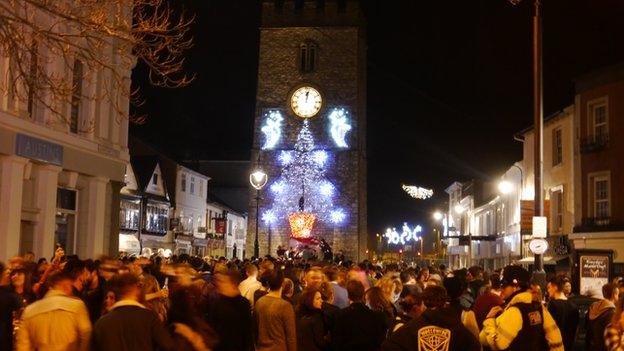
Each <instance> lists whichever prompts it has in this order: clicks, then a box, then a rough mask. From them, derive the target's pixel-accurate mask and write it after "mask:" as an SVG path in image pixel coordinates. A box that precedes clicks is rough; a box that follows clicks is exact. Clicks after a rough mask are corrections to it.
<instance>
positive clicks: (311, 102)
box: [290, 86, 323, 118]
mask: <svg viewBox="0 0 624 351" xmlns="http://www.w3.org/2000/svg"><path fill="white" fill-rule="evenodd" d="M322 104H323V98H322V97H321V93H319V91H318V90H316V89H314V88H312V87H309V86H303V87H301V88H299V89H297V90H295V92H294V93H293V94H292V96H291V97H290V107H291V108H292V110H293V112H294V113H295V114H296V115H297V116H299V117H301V118H310V117H314V116H315V115H316V114H317V113H318V112H319V111H320V110H321V105H322Z"/></svg>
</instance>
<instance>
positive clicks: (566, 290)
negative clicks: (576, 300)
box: [563, 277, 574, 298]
mask: <svg viewBox="0 0 624 351" xmlns="http://www.w3.org/2000/svg"><path fill="white" fill-rule="evenodd" d="M563 281H564V282H563V294H564V295H565V296H566V297H568V298H570V297H573V296H574V294H572V282H570V278H568V277H565V278H564V280H563Z"/></svg>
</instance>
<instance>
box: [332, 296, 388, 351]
mask: <svg viewBox="0 0 624 351" xmlns="http://www.w3.org/2000/svg"><path fill="white" fill-rule="evenodd" d="M386 331H387V326H386V322H385V317H384V316H383V314H382V313H379V312H374V311H372V310H371V309H369V308H368V307H366V305H364V304H363V303H361V302H356V303H352V304H351V305H349V306H347V307H345V308H344V309H342V310H341V311H340V314H338V316H336V325H335V331H334V335H333V344H334V350H338V351H342V350H345V351H349V350H360V351H367V350H370V351H373V350H379V348H380V346H381V343H382V342H383V340H384V338H385V336H386Z"/></svg>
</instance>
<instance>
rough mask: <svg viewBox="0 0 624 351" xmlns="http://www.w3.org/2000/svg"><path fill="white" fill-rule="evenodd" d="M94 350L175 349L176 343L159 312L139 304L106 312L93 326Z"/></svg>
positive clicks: (139, 350)
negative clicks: (161, 319) (159, 316)
mask: <svg viewBox="0 0 624 351" xmlns="http://www.w3.org/2000/svg"><path fill="white" fill-rule="evenodd" d="M91 346H92V347H91V350H94V351H151V350H173V349H174V348H175V345H174V343H173V339H172V338H171V335H170V334H169V332H168V331H167V330H166V329H165V327H164V326H163V324H162V323H161V322H160V319H158V315H157V314H156V313H155V312H153V311H151V310H148V309H146V308H141V307H138V306H119V307H116V308H114V309H113V310H112V311H110V312H109V313H107V314H105V315H104V316H102V317H101V318H100V319H99V320H98V321H97V322H96V323H95V327H94V328H93V337H92V345H91Z"/></svg>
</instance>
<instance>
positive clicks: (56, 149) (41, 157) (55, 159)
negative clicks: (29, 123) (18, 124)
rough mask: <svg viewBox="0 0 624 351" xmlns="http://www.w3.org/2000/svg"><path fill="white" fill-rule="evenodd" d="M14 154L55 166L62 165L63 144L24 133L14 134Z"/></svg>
mask: <svg viewBox="0 0 624 351" xmlns="http://www.w3.org/2000/svg"><path fill="white" fill-rule="evenodd" d="M15 154H16V155H18V156H22V157H26V158H29V159H32V160H37V161H43V162H47V163H51V164H54V165H57V166H62V165H63V146H61V145H58V144H54V143H51V142H49V141H45V140H41V139H37V138H33V137H31V136H28V135H24V134H17V135H16V138H15Z"/></svg>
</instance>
